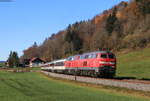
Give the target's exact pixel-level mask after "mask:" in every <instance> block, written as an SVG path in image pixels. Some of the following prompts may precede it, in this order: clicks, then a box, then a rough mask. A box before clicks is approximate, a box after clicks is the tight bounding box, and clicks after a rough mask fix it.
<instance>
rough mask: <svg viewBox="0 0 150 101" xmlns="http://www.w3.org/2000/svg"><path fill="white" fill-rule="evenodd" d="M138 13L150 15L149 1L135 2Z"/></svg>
mask: <svg viewBox="0 0 150 101" xmlns="http://www.w3.org/2000/svg"><path fill="white" fill-rule="evenodd" d="M136 2H137V6H138V9H139V11H140V12H141V13H142V14H143V15H145V14H150V0H136Z"/></svg>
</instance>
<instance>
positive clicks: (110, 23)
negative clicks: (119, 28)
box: [106, 8, 117, 34]
mask: <svg viewBox="0 0 150 101" xmlns="http://www.w3.org/2000/svg"><path fill="white" fill-rule="evenodd" d="M116 11H117V8H114V10H113V13H112V14H110V15H109V16H108V18H107V20H106V31H107V32H108V33H109V34H111V33H112V32H113V30H114V28H115V22H116V21H117V17H116Z"/></svg>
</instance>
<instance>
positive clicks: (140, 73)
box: [117, 48, 150, 80]
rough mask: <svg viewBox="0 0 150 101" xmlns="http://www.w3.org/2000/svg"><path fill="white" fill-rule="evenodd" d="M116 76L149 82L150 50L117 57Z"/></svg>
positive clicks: (146, 49)
mask: <svg viewBox="0 0 150 101" xmlns="http://www.w3.org/2000/svg"><path fill="white" fill-rule="evenodd" d="M117 60H118V67H117V76H120V77H133V78H136V79H148V80H150V48H145V49H143V50H139V51H135V52H130V53H128V54H122V55H119V56H118V57H117Z"/></svg>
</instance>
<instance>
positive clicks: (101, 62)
mask: <svg viewBox="0 0 150 101" xmlns="http://www.w3.org/2000/svg"><path fill="white" fill-rule="evenodd" d="M99 63H100V64H111V65H114V64H115V62H105V61H100V62H99Z"/></svg>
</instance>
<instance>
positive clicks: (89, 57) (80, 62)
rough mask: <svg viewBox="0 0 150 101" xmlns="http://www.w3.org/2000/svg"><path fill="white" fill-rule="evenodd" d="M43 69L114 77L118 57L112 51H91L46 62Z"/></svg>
mask: <svg viewBox="0 0 150 101" xmlns="http://www.w3.org/2000/svg"><path fill="white" fill-rule="evenodd" d="M42 69H43V70H47V71H51V72H57V73H65V74H72V75H81V76H82V75H86V76H93V77H113V76H114V75H115V72H116V57H115V55H114V54H113V53H112V52H110V51H97V52H90V53H84V54H81V55H75V56H70V57H68V58H67V59H61V60H55V61H52V62H50V63H46V64H44V65H43V66H42Z"/></svg>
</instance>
